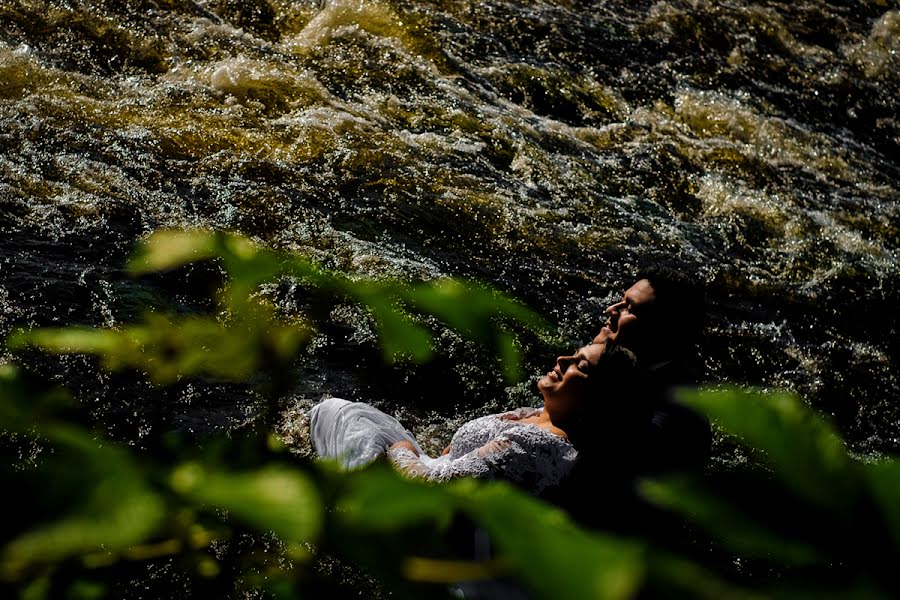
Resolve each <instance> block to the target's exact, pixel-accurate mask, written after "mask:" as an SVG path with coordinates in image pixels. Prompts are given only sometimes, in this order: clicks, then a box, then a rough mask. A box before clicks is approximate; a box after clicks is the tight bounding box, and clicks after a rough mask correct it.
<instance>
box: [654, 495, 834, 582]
mask: <svg viewBox="0 0 900 600" xmlns="http://www.w3.org/2000/svg"><path fill="white" fill-rule="evenodd" d="M641 492H642V493H643V494H645V495H646V496H648V497H649V498H650V500H652V501H653V502H655V503H656V504H659V505H661V506H664V507H666V508H669V509H672V510H675V511H677V512H679V513H681V514H683V515H685V516H687V517H688V518H690V520H691V521H693V522H695V523H697V524H699V525H700V526H702V527H703V528H704V529H706V530H707V531H708V532H709V533H711V534H712V535H714V536H715V537H716V539H718V540H720V541H721V542H723V543H724V544H725V545H726V546H727V547H729V548H731V549H732V550H733V551H735V552H737V553H739V554H742V555H745V556H754V557H761V558H768V559H771V560H776V561H781V562H783V563H787V564H798V565H807V564H811V563H815V562H818V561H820V560H821V559H822V556H821V555H820V553H819V552H818V551H817V550H816V548H814V547H813V546H810V545H809V544H807V543H805V542H801V541H799V540H796V539H791V538H789V537H786V536H784V535H782V534H780V533H777V532H775V531H773V530H772V529H771V527H770V526H769V524H768V523H767V522H766V521H763V520H759V519H756V518H754V517H753V516H752V515H749V514H748V513H747V512H746V511H744V510H741V508H740V507H737V506H734V505H733V504H731V503H730V502H728V501H727V500H726V499H724V498H722V497H720V496H717V495H716V494H714V493H711V492H709V491H708V490H706V489H705V488H704V487H703V484H702V483H701V482H699V481H690V480H688V479H683V478H679V479H669V480H666V481H644V482H642V484H641Z"/></svg>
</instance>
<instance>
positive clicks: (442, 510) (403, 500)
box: [337, 462, 456, 531]
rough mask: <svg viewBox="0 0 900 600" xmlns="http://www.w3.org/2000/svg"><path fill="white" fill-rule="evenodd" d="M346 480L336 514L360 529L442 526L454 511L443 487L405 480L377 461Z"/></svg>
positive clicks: (453, 504) (348, 475) (380, 529)
mask: <svg viewBox="0 0 900 600" xmlns="http://www.w3.org/2000/svg"><path fill="white" fill-rule="evenodd" d="M346 478H347V479H346V486H347V488H346V491H345V492H344V494H343V495H342V497H341V500H340V503H339V504H338V511H337V514H338V515H340V518H341V519H342V520H344V521H346V522H347V523H349V524H351V525H352V526H354V527H357V528H360V529H364V530H378V531H393V530H395V529H399V528H401V527H406V526H409V525H415V524H419V523H423V522H437V523H444V522H447V521H449V519H450V517H451V516H452V514H453V512H454V511H455V510H456V499H455V498H454V497H453V496H452V495H450V494H448V493H447V490H446V489H445V488H444V487H442V486H438V485H433V484H431V485H429V484H427V483H425V482H422V481H415V480H410V479H407V478H405V477H403V476H401V475H400V474H398V473H397V472H396V471H394V470H393V469H392V468H390V467H389V466H388V465H386V464H383V463H380V462H379V463H376V464H373V465H371V466H370V467H368V468H366V469H365V470H362V471H357V472H354V473H349V474H347V476H346Z"/></svg>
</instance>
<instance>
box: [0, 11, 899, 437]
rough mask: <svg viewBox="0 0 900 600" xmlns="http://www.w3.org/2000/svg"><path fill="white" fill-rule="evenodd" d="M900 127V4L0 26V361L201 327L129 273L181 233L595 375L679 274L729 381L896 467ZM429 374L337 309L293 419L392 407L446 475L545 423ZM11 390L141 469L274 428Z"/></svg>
mask: <svg viewBox="0 0 900 600" xmlns="http://www.w3.org/2000/svg"><path fill="white" fill-rule="evenodd" d="M898 104H900V5H898V3H897V2H887V1H881V2H878V1H869V2H866V1H862V0H858V1H856V2H841V3H838V2H833V3H829V2H824V1H813V0H802V1H801V2H775V1H771V2H709V1H704V0H697V1H692V2H687V1H685V2H679V1H675V0H671V1H659V2H581V1H576V0H569V1H566V0H559V1H557V2H525V3H522V2H506V1H503V0H477V1H475V0H471V1H470V0H421V1H419V0H400V1H397V0H391V1H376V0H366V1H360V0H325V1H324V2H319V1H309V0H298V1H294V2H291V1H288V0H269V1H266V0H247V1H245V2H239V1H237V0H209V1H196V2H191V1H187V0H157V1H155V2H154V1H150V0H147V1H143V0H140V1H135V2H121V1H115V0H109V1H93V2H92V1H83V2H79V1H65V0H59V1H55V2H45V1H40V0H23V1H15V0H3V1H2V2H0V228H2V232H0V334H2V335H6V334H7V333H8V332H9V331H11V330H12V329H13V328H14V327H18V326H23V325H24V326H35V325H59V324H67V323H80V324H93V325H115V324H117V323H121V322H123V321H124V320H127V319H129V318H132V317H134V315H135V314H137V313H138V312H139V311H140V310H141V307H142V306H146V305H147V304H148V303H150V304H154V303H156V304H159V303H160V302H164V303H168V305H169V306H171V307H175V308H183V309H196V308H198V307H202V306H203V305H204V304H203V300H202V298H203V297H204V296H205V294H206V293H207V292H208V290H209V288H210V286H214V285H215V283H216V281H217V279H216V276H215V274H214V273H212V274H211V273H209V272H206V271H204V269H202V268H196V269H192V270H187V271H183V272H179V273H178V274H176V275H172V276H169V277H160V278H157V279H154V280H152V281H150V282H144V283H142V284H138V283H136V282H134V281H132V280H130V279H129V278H128V277H127V276H126V275H125V274H124V273H123V272H122V264H123V261H124V258H125V256H126V255H127V252H128V251H129V249H130V248H131V247H132V245H133V243H134V242H135V241H136V240H138V239H140V238H141V237H142V236H144V235H145V234H147V233H148V232H150V231H152V230H155V229H157V228H162V227H194V226H206V227H217V228H227V229H230V230H235V231H238V232H241V233H244V234H247V235H250V236H252V237H254V238H255V239H257V240H259V241H261V242H263V243H266V244H269V245H271V246H273V247H277V248H280V249H289V250H296V251H299V252H303V253H306V254H311V255H313V256H315V257H317V258H319V259H320V260H322V261H323V262H324V263H325V264H326V265H328V266H330V267H335V268H339V269H343V270H346V271H349V272H352V273H359V274H366V275H392V276H401V277H406V278H431V277H435V276H442V275H465V276H470V277H476V278H479V279H482V280H486V281H489V282H491V283H493V284H494V285H496V286H498V287H499V288H501V289H503V290H505V291H507V292H508V293H510V294H512V295H515V296H517V297H519V298H521V299H522V300H524V301H525V302H527V303H528V304H530V305H531V306H532V307H534V308H536V309H537V310H539V311H540V312H542V313H544V314H545V315H547V316H548V317H549V318H550V319H551V320H553V321H554V322H556V323H558V324H559V325H560V327H561V331H562V334H563V337H564V338H565V339H566V340H567V341H568V343H570V344H572V345H575V344H577V343H579V342H583V341H585V340H586V339H588V338H589V336H590V335H591V333H592V332H593V331H594V330H596V329H597V328H598V327H599V324H600V322H601V312H602V309H603V307H605V306H606V304H607V303H608V302H609V301H610V300H611V299H612V298H613V297H614V295H615V294H617V293H620V292H621V290H622V288H623V286H624V285H625V284H627V283H628V282H629V279H630V277H631V276H632V273H633V272H634V270H635V268H636V267H637V266H638V265H640V264H643V263H652V262H666V261H678V262H679V263H682V264H686V265H689V267H690V268H691V270H692V271H693V272H695V273H697V275H698V277H700V278H701V279H702V280H704V281H705V282H706V283H707V284H708V285H709V290H710V294H709V299H710V314H709V319H708V331H707V333H706V335H705V337H704V339H703V344H702V348H701V353H702V359H703V363H704V367H705V377H706V378H707V379H709V380H713V381H731V382H749V383H754V384H761V385H767V386H782V387H788V388H791V389H794V390H796V391H798V392H799V393H801V394H802V395H803V397H804V398H805V399H806V400H807V401H808V402H809V403H810V404H811V405H812V406H814V407H816V408H817V409H819V410H820V411H821V412H823V413H825V414H827V415H829V416H830V417H831V418H832V419H833V420H834V421H835V422H836V423H837V424H838V425H839V427H840V429H841V430H842V432H843V433H844V435H845V436H846V437H847V438H848V440H849V441H850V442H851V444H852V446H853V448H854V449H855V450H857V451H859V452H863V453H878V452H896V451H897V450H898V449H900V434H898V431H900V406H898V402H897V400H898V399H900V393H898V392H900V379H898V375H897V364H898V346H897V339H898V336H897V331H898V319H897V309H898V281H900V278H898V271H900V269H898V244H900V191H898V185H897V184H898V181H900V164H898V160H897V156H900V118H898V112H897V109H898ZM270 292H271V293H272V294H273V297H276V298H277V299H278V301H279V302H280V303H281V304H282V305H283V306H284V307H285V308H286V309H288V310H290V309H302V308H304V307H307V305H306V304H305V299H304V298H303V297H302V295H301V294H300V293H299V292H297V291H296V290H294V289H293V288H291V286H289V285H287V284H285V285H279V286H275V287H274V288H273V289H272V290H270ZM162 298H164V300H162ZM438 344H439V350H440V354H441V359H440V360H439V361H438V363H436V364H432V365H428V366H423V367H416V366H404V367H394V368H388V367H382V366H380V364H379V362H378V352H377V349H375V348H374V345H373V337H372V335H371V332H370V330H369V325H368V322H367V319H366V316H365V315H364V314H361V313H360V311H359V310H358V309H353V308H352V307H341V308H339V309H336V310H333V311H332V312H331V313H330V315H329V317H328V323H326V325H325V326H323V329H322V333H321V335H320V336H319V338H317V340H316V343H315V344H314V346H313V348H312V349H311V351H310V355H309V357H308V358H307V359H305V361H304V364H303V368H302V375H303V376H302V379H301V382H300V383H299V384H298V387H297V390H296V394H295V395H296V398H294V400H297V401H299V402H300V403H301V404H302V403H309V402H311V401H313V400H315V399H317V398H319V397H320V396H321V395H322V394H333V395H337V396H343V397H349V398H354V399H365V400H370V401H373V402H375V403H379V404H383V405H385V406H387V407H388V408H390V409H391V410H393V411H394V412H398V413H400V414H401V415H405V417H406V418H407V419H408V421H409V422H410V423H412V424H413V426H414V427H415V428H417V430H418V431H419V432H420V433H422V434H423V435H425V436H426V437H428V436H432V438H433V444H432V445H433V446H438V445H439V444H440V442H441V441H443V439H444V438H445V437H446V435H447V433H448V432H449V431H452V429H453V426H454V424H455V423H456V422H457V421H458V419H459V418H462V417H461V416H460V415H468V414H477V413H483V412H484V411H486V410H489V409H492V408H496V407H497V406H501V405H502V406H505V405H507V404H518V403H520V402H524V401H527V400H528V397H529V396H530V394H531V392H530V390H529V389H528V385H527V384H522V385H520V386H518V387H514V388H510V389H505V388H504V383H503V381H502V378H501V377H500V375H499V372H498V370H497V369H496V366H495V365H494V364H493V363H492V362H490V361H489V360H485V356H484V355H483V353H481V352H480V351H478V350H477V349H473V348H471V347H470V346H468V345H467V344H465V343H464V342H462V341H461V340H460V339H459V338H458V337H456V336H454V335H452V334H451V333H449V332H443V333H442V334H441V335H440V336H439V338H438ZM554 352H555V350H553V349H547V348H534V349H532V353H531V356H530V358H531V359H532V363H531V365H530V368H531V371H532V372H533V373H534V374H537V373H541V372H544V371H546V369H547V367H548V366H549V364H550V362H552V361H551V360H549V357H552V356H554V354H553V353H554ZM545 355H546V356H547V359H546V360H543V357H544V356H545ZM7 358H10V357H9V355H7ZM17 360H20V361H25V362H27V363H28V364H31V365H32V367H33V368H35V369H37V370H39V371H40V372H43V373H46V374H47V376H48V377H50V378H52V379H53V380H55V381H59V382H60V383H63V384H66V385H68V386H70V387H73V388H74V390H75V392H76V394H77V395H78V397H79V398H80V399H81V401H82V402H84V403H86V404H88V405H89V406H90V407H91V408H92V411H93V414H94V416H95V418H97V419H98V420H99V421H100V422H103V423H104V424H105V425H106V427H107V428H108V429H109V430H110V431H111V432H112V433H113V434H114V435H117V436H119V437H124V438H126V439H130V440H135V441H136V440H139V439H140V438H141V437H142V436H144V435H146V434H147V433H148V432H149V431H151V430H152V429H153V428H154V427H163V428H184V429H188V430H197V431H204V430H207V429H209V428H210V427H221V426H230V425H234V424H237V423H240V422H243V421H245V420H247V419H248V418H251V417H252V415H253V413H254V403H255V400H254V397H253V395H252V393H251V392H249V391H248V390H246V389H244V388H242V387H239V386H226V385H224V384H222V383H220V382H215V381H199V382H191V383H185V384H183V385H181V386H176V387H175V388H174V389H172V390H162V391H160V390H155V389H152V388H151V387H150V386H149V385H148V384H147V383H146V382H145V381H144V380H143V379H142V378H141V377H139V376H136V375H128V374H126V375H115V376H109V375H106V374H103V373H101V372H99V371H98V369H97V368H96V366H95V364H94V363H93V362H92V361H91V360H88V359H85V358H81V357H62V358H59V357H57V358H48V357H42V356H39V355H37V354H28V355H25V356H23V357H19V358H18V359H17ZM448 415H455V417H453V418H450V419H448V418H447V416H448Z"/></svg>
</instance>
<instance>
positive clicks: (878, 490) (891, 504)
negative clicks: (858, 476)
mask: <svg viewBox="0 0 900 600" xmlns="http://www.w3.org/2000/svg"><path fill="white" fill-rule="evenodd" d="M861 469H862V471H863V476H864V477H865V481H866V485H867V487H868V489H869V491H870V494H871V496H872V497H873V498H874V500H875V505H876V507H877V508H878V509H880V512H881V517H882V519H883V523H884V528H885V531H884V533H886V534H887V535H888V536H890V537H891V538H892V539H893V541H894V547H895V553H896V554H895V556H896V557H897V558H900V460H898V459H896V458H895V459H892V460H884V461H879V462H876V463H869V464H864V465H861Z"/></svg>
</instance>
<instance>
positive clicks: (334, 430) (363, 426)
mask: <svg viewBox="0 0 900 600" xmlns="http://www.w3.org/2000/svg"><path fill="white" fill-rule="evenodd" d="M309 418H310V422H309V435H310V439H311V441H312V446H313V449H314V450H315V451H316V454H318V455H319V456H321V457H322V458H335V459H338V460H340V461H341V464H342V465H343V466H344V467H345V468H347V469H355V468H357V467H361V466H363V465H365V464H367V463H369V462H371V461H373V460H375V458H376V457H378V455H380V454H384V452H385V451H386V450H387V449H388V447H389V446H390V445H391V444H393V443H394V442H399V441H400V440H407V441H409V442H412V443H413V444H414V445H415V447H416V450H418V451H419V453H420V454H422V449H421V448H420V447H419V443H418V442H417V441H416V439H415V438H414V437H413V436H412V434H410V433H409V431H407V430H406V429H405V428H404V427H403V425H401V424H400V422H399V421H397V419H395V418H394V417H392V416H390V415H386V414H385V413H383V412H381V411H380V410H378V409H377V408H375V407H374V406H369V405H368V404H365V403H363V402H350V401H349V400H343V399H341V398H328V399H327V400H323V401H322V402H320V403H319V404H317V405H315V406H314V407H313V408H312V412H311V413H310V416H309Z"/></svg>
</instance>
